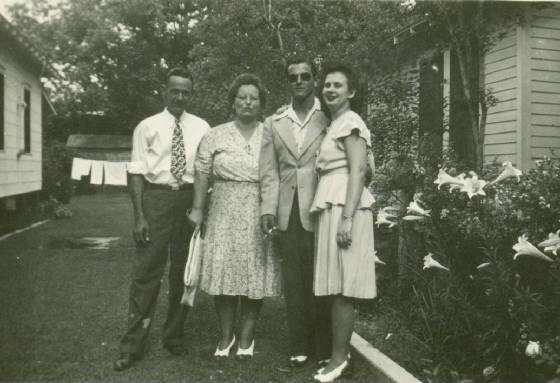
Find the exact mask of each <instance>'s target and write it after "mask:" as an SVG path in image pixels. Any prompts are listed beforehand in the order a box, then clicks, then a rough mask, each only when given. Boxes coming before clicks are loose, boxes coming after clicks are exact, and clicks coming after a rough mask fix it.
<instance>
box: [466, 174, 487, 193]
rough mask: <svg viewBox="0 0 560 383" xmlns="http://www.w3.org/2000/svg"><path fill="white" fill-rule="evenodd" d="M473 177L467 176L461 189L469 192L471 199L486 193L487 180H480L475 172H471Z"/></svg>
mask: <svg viewBox="0 0 560 383" xmlns="http://www.w3.org/2000/svg"><path fill="white" fill-rule="evenodd" d="M470 174H471V177H470V178H465V181H464V183H463V186H462V187H461V189H460V191H462V192H465V193H467V195H468V196H469V199H470V198H472V196H474V195H486V193H485V192H484V190H483V188H484V186H486V181H484V180H479V179H478V176H477V175H476V173H475V172H470Z"/></svg>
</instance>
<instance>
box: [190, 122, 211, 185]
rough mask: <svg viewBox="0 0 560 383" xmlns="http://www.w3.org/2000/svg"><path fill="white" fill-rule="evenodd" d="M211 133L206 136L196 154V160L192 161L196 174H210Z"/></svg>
mask: <svg viewBox="0 0 560 383" xmlns="http://www.w3.org/2000/svg"><path fill="white" fill-rule="evenodd" d="M212 136H213V134H212V132H209V133H208V134H206V135H205V136H204V137H203V138H202V141H200V145H199V146H198V151H197V152H196V160H195V161H194V168H195V170H196V171H197V172H200V173H202V174H205V175H209V174H210V173H211V172H212V165H213V164H212V162H213V155H212V154H213V153H212V152H213V145H212V142H213V140H212Z"/></svg>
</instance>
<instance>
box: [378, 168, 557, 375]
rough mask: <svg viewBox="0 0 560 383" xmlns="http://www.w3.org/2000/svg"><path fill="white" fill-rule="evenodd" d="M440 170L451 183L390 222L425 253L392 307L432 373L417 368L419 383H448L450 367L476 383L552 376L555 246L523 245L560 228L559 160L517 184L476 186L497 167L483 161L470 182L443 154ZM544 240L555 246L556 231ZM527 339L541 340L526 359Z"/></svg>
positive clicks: (432, 188)
mask: <svg viewBox="0 0 560 383" xmlns="http://www.w3.org/2000/svg"><path fill="white" fill-rule="evenodd" d="M444 166H445V168H447V169H448V174H449V177H450V178H448V180H449V179H455V180H456V181H457V182H456V183H455V184H453V183H451V184H449V185H444V186H441V185H440V186H441V189H438V187H437V186H436V185H435V184H434V183H432V182H433V180H426V182H424V183H423V184H422V186H421V193H418V194H416V196H415V203H416V204H417V205H416V206H417V207H418V208H411V209H410V210H409V212H408V213H407V214H406V215H404V216H403V214H401V216H400V217H399V218H392V219H393V221H394V222H396V223H398V224H399V225H400V226H408V227H413V230H414V231H415V232H416V233H417V235H418V236H419V237H420V238H421V239H422V243H421V244H419V246H423V247H424V248H425V249H426V250H427V252H430V253H432V254H433V256H432V257H431V258H429V259H425V262H427V263H426V264H425V267H424V268H425V270H421V266H422V262H421V260H420V259H414V258H413V259H410V260H409V261H410V262H409V264H408V265H406V266H407V267H408V268H409V269H411V270H413V272H412V273H411V274H410V275H411V277H410V281H409V285H410V286H411V289H412V294H411V295H409V296H408V297H407V298H405V299H406V300H405V301H404V302H401V303H400V304H399V306H400V307H403V308H404V310H403V312H404V313H405V314H406V318H407V319H408V321H409V325H410V328H411V330H412V331H413V332H414V333H415V335H416V336H417V337H418V338H419V339H420V340H421V341H422V342H424V343H426V344H427V345H428V346H429V349H430V350H431V353H432V355H429V356H428V358H427V360H429V361H433V362H430V363H432V364H436V365H437V367H438V368H437V369H436V371H437V375H438V376H434V373H433V371H434V366H433V365H432V366H428V365H427V366H426V371H425V372H426V375H427V376H428V375H430V376H429V378H428V379H430V380H432V379H435V378H438V379H444V380H445V379H447V380H449V379H453V378H454V377H456V376H457V370H459V372H460V373H461V374H463V376H464V374H466V375H468V376H471V377H473V378H474V379H475V380H476V381H504V380H505V381H539V380H540V381H542V380H545V379H548V378H550V377H552V376H554V374H559V373H560V370H559V369H560V338H559V337H558V334H559V331H560V319H559V316H558V313H559V312H560V257H558V256H557V255H556V254H553V251H556V250H559V249H558V247H556V248H555V247H554V246H552V247H549V248H548V249H547V250H542V249H541V250H537V249H536V247H533V248H530V247H529V245H528V244H527V243H526V242H525V240H526V239H527V240H528V242H530V243H535V244H536V243H539V242H541V241H544V240H545V239H547V236H548V235H549V233H554V232H556V231H557V230H558V229H560V183H559V182H558V179H560V161H559V160H554V159H550V158H545V159H543V160H541V161H539V162H538V163H537V165H536V167H535V168H534V169H532V170H530V171H529V172H528V173H527V174H525V175H522V176H521V177H520V181H519V182H517V181H516V180H515V178H513V177H512V178H508V179H505V180H503V181H499V182H496V183H492V182H488V183H486V185H483V184H480V185H479V187H476V183H477V182H478V181H481V180H487V181H489V180H492V179H495V178H496V177H497V176H498V175H499V174H500V173H501V172H502V171H503V170H504V169H505V168H503V167H502V166H500V165H499V164H490V165H488V166H486V167H485V168H484V169H483V172H482V173H481V175H480V179H478V176H477V175H476V174H474V173H470V174H469V173H468V172H467V169H463V168H461V165H460V164H459V163H457V162H454V161H453V160H451V159H450V157H448V158H447V162H446V163H445V165H444ZM507 168H508V169H513V168H510V167H507ZM512 171H513V170H512ZM461 173H464V176H462V175H460V174H461ZM452 182H453V181H452ZM469 185H470V186H472V185H474V187H470V186H469ZM480 186H482V187H480ZM450 189H453V190H450ZM459 189H461V190H459ZM379 200H381V201H383V200H387V199H386V198H385V199H383V198H380V199H379ZM411 206H412V205H411ZM381 207H382V206H381ZM550 235H551V238H552V239H551V240H550V241H549V242H554V238H556V237H555V236H557V235H558V233H557V234H550ZM522 236H525V237H522ZM520 237H521V238H520ZM518 241H519V244H518V245H516V243H517V242H518ZM558 242H559V243H560V239H559V240H558ZM514 245H515V248H516V249H515V250H513V249H512V247H514ZM540 247H541V248H543V247H546V246H545V245H541V246H540ZM524 248H527V249H529V250H527V249H526V250H524ZM555 249H556V250H555ZM392 251H395V249H393V250H392ZM516 251H517V253H519V255H516V257H515V258H514V255H515V254H516ZM543 251H544V253H546V255H545V254H544V253H543ZM531 255H533V256H531ZM545 256H546V257H548V258H549V259H550V260H551V262H549V261H547V260H546V258H545ZM436 261H437V262H438V263H436ZM442 265H443V266H442ZM440 267H446V268H447V270H446V269H443V268H440ZM529 341H535V342H536V341H539V342H540V343H539V344H540V349H539V352H538V353H537V354H531V353H526V350H527V346H528V344H529ZM527 354H529V355H527Z"/></svg>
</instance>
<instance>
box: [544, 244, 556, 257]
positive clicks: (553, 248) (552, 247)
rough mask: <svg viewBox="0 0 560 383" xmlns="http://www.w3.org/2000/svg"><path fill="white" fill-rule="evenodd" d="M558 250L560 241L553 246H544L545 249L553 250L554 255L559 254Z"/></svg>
mask: <svg viewBox="0 0 560 383" xmlns="http://www.w3.org/2000/svg"><path fill="white" fill-rule="evenodd" d="M558 250H560V243H558V244H556V245H553V246H547V247H545V248H544V251H547V252H548V251H550V252H552V254H554V255H558Z"/></svg>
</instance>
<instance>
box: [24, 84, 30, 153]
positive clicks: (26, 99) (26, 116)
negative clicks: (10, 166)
mask: <svg viewBox="0 0 560 383" xmlns="http://www.w3.org/2000/svg"><path fill="white" fill-rule="evenodd" d="M23 102H24V103H25V106H24V108H25V109H24V112H23V150H24V152H25V153H31V91H30V90H29V89H27V88H26V89H24V91H23Z"/></svg>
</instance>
